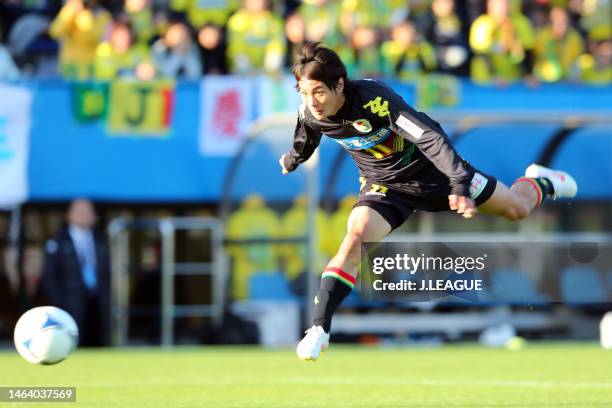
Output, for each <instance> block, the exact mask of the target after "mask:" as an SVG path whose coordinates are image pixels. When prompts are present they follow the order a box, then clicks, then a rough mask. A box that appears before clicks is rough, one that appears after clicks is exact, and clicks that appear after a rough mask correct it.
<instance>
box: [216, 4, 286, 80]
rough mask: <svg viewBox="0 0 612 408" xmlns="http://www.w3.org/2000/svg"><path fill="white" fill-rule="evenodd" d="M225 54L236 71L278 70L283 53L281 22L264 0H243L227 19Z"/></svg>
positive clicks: (281, 63) (269, 71)
mask: <svg viewBox="0 0 612 408" xmlns="http://www.w3.org/2000/svg"><path fill="white" fill-rule="evenodd" d="M228 40H229V41H228V58H229V62H230V69H231V71H232V72H233V73H236V74H245V73H258V72H259V73H262V72H266V73H270V74H272V73H280V71H281V68H282V65H283V59H284V56H285V37H284V35H283V22H282V20H281V19H280V17H278V16H277V15H275V14H273V13H272V12H271V11H270V10H268V1H267V0H245V1H244V8H242V9H240V10H238V11H237V12H236V14H234V15H233V16H232V17H230V19H229V21H228Z"/></svg>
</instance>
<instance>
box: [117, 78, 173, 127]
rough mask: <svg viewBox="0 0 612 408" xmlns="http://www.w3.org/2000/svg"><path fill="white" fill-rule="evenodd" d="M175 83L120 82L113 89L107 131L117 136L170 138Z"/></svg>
mask: <svg viewBox="0 0 612 408" xmlns="http://www.w3.org/2000/svg"><path fill="white" fill-rule="evenodd" d="M174 92H175V82H174V80H172V79H160V80H155V81H148V82H142V81H135V80H129V79H119V80H116V81H113V82H112V84H111V86H110V101H109V102H110V103H109V112H108V121H107V127H108V131H109V133H111V134H113V135H126V136H134V135H139V136H152V137H164V136H168V135H169V132H170V130H171V126H172V115H173V112H174Z"/></svg>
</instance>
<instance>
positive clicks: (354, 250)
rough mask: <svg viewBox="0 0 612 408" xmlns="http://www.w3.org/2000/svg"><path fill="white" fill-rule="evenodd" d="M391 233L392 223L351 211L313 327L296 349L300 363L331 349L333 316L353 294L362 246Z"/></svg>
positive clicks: (323, 283)
mask: <svg viewBox="0 0 612 408" xmlns="http://www.w3.org/2000/svg"><path fill="white" fill-rule="evenodd" d="M390 232H391V226H390V225H389V223H388V222H387V221H385V219H384V218H383V217H382V216H381V215H380V214H379V213H378V212H376V211H375V210H373V209H372V208H370V207H366V206H358V207H355V208H354V209H353V211H351V215H350V216H349V219H348V229H347V233H346V235H345V237H344V239H343V240H342V244H341V245H340V249H338V252H337V253H336V255H335V256H334V257H333V258H332V259H331V260H330V261H329V263H328V264H327V266H326V267H325V270H324V271H323V275H322V276H321V285H320V287H319V291H318V292H317V295H316V296H315V298H314V303H315V308H314V319H313V326H312V327H311V328H310V329H308V330H306V336H304V338H303V339H302V341H300V343H299V344H298V346H297V350H296V351H297V355H298V357H299V358H300V359H302V360H307V361H313V360H316V359H317V358H318V357H319V354H320V353H321V350H324V349H326V348H327V347H328V346H329V331H330V328H331V320H332V315H333V314H334V312H335V311H336V309H337V308H338V306H340V303H342V301H343V300H344V299H345V298H346V297H347V296H348V295H349V294H350V293H351V290H353V286H354V285H355V281H356V279H357V267H358V266H359V262H360V260H361V243H362V242H378V241H380V240H382V239H383V238H384V237H386V236H387V235H388V234H389V233H390Z"/></svg>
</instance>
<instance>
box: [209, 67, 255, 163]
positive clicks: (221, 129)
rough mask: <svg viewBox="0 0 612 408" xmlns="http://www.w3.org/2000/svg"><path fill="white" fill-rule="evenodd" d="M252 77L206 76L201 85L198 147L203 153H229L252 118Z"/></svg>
mask: <svg viewBox="0 0 612 408" xmlns="http://www.w3.org/2000/svg"><path fill="white" fill-rule="evenodd" d="M255 81H256V80H255V79H253V78H244V77H237V76H229V77H218V76H214V77H205V78H204V79H203V80H202V82H201V85H200V98H201V100H200V112H201V114H200V115H199V116H200V125H199V126H200V130H199V146H200V153H201V154H202V155H209V156H232V155H234V154H235V153H236V151H237V150H238V148H239V147H240V145H241V144H242V142H243V141H244V139H245V137H246V136H247V132H248V131H249V127H250V125H251V123H252V122H253V121H254V120H255V109H254V107H253V106H254V102H255V101H254V99H253V97H254V90H253V88H254V87H255Z"/></svg>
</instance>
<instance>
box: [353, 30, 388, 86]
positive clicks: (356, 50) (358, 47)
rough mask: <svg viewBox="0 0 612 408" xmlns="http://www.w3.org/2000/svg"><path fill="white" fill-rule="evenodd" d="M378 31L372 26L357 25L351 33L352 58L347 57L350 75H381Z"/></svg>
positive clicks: (377, 76)
mask: <svg viewBox="0 0 612 408" xmlns="http://www.w3.org/2000/svg"><path fill="white" fill-rule="evenodd" d="M378 37H379V32H378V30H377V29H376V28H374V27H369V26H364V27H357V28H356V29H355V30H353V32H352V34H351V45H352V50H353V53H352V55H351V57H353V58H352V60H351V59H350V58H349V59H347V61H346V62H347V68H348V70H349V72H350V75H352V76H362V77H367V78H379V77H380V76H382V74H383V71H382V68H381V67H382V65H383V60H382V55H381V53H380V46H379V41H378Z"/></svg>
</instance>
